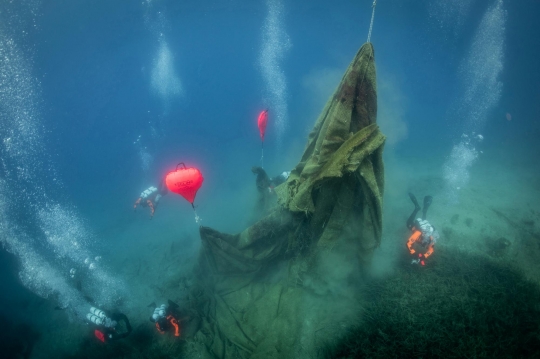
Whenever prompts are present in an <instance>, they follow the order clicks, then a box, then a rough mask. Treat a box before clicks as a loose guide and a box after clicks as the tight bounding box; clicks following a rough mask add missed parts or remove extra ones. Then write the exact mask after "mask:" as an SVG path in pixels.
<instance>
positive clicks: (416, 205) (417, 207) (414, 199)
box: [409, 192, 420, 210]
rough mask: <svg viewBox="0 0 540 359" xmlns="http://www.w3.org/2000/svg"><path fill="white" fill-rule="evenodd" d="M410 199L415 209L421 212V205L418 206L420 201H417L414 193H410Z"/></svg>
mask: <svg viewBox="0 0 540 359" xmlns="http://www.w3.org/2000/svg"><path fill="white" fill-rule="evenodd" d="M409 197H410V198H411V201H412V203H413V204H414V208H415V209H417V210H420V205H419V204H418V201H417V200H416V197H415V196H414V194H412V192H409Z"/></svg>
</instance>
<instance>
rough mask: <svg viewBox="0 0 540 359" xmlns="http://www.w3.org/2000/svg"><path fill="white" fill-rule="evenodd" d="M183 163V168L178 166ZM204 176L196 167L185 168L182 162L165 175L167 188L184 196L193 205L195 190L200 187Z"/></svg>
mask: <svg viewBox="0 0 540 359" xmlns="http://www.w3.org/2000/svg"><path fill="white" fill-rule="evenodd" d="M180 165H183V166H184V167H183V168H180V169H179V168H178V166H180ZM203 181H204V178H203V176H202V174H201V172H200V171H199V170H198V169H196V168H191V167H190V168H187V167H186V165H185V164H184V163H183V162H180V163H179V164H178V165H176V170H175V171H172V172H169V173H168V174H167V177H165V184H166V185H167V188H168V189H169V190H170V191H171V192H174V193H177V194H179V195H180V196H182V197H184V198H185V199H186V200H187V201H188V202H189V203H191V205H192V206H193V201H195V196H196V195H197V191H198V190H199V188H201V186H202V183H203Z"/></svg>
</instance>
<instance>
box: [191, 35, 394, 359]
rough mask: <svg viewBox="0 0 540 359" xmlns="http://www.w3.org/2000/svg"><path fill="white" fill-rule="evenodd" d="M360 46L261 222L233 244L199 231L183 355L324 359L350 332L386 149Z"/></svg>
mask: <svg viewBox="0 0 540 359" xmlns="http://www.w3.org/2000/svg"><path fill="white" fill-rule="evenodd" d="M375 81H376V74H375V63H374V52H373V46H372V45H371V44H370V43H366V44H364V45H363V46H362V47H361V49H360V50H359V51H358V53H357V54H356V56H355V58H354V60H353V61H352V63H351V64H350V65H349V67H348V69H347V71H346V72H345V75H344V77H343V79H342V80H341V83H340V85H339V86H338V88H337V90H336V91H335V93H334V94H333V95H332V97H331V98H330V99H329V101H328V102H327V104H326V106H325V108H324V109H323V111H322V113H321V115H320V116H319V118H318V120H317V122H316V124H315V127H314V129H313V131H312V132H311V134H310V135H309V138H308V142H307V146H306V149H305V151H304V154H303V156H302V158H301V160H300V162H299V163H298V165H297V166H296V167H295V168H294V169H293V170H292V172H291V175H290V177H289V178H288V180H287V182H285V183H283V184H282V185H280V186H278V187H277V188H276V189H275V192H276V194H277V203H276V204H275V206H274V207H273V209H272V210H271V211H270V213H269V214H268V215H266V216H265V217H264V218H262V219H260V220H259V221H258V222H256V223H255V224H254V225H252V226H251V227H249V228H247V229H246V230H244V231H243V232H241V233H239V234H235V235H231V234H224V233H220V232H218V231H216V230H214V229H211V228H208V227H201V228H200V235H201V240H202V244H203V245H202V249H201V253H200V258H199V264H198V268H197V276H196V278H197V279H196V283H195V285H194V286H193V287H192V290H191V293H190V297H189V299H190V303H191V306H192V313H193V315H194V316H195V317H196V319H197V320H196V321H194V322H196V323H197V325H196V326H197V328H196V330H195V334H194V335H193V336H192V337H191V338H189V339H188V343H189V344H190V345H189V347H191V348H192V351H193V353H197V357H202V358H284V357H285V358H292V357H308V356H311V357H317V356H322V355H324V353H325V350H326V349H328V348H329V347H331V345H332V342H333V340H335V339H336V338H337V337H338V336H340V335H342V334H343V333H344V331H345V330H346V329H347V327H348V326H349V325H350V324H352V322H354V321H357V320H358V314H359V312H360V309H361V308H360V305H359V304H358V303H359V300H358V296H357V294H358V293H357V291H356V289H355V288H357V287H358V286H357V285H356V284H358V283H359V282H361V279H362V274H363V273H365V271H366V270H367V268H368V267H369V263H370V259H371V257H372V253H373V251H374V249H375V248H376V247H377V246H378V245H379V243H380V239H381V228H382V195H383V186H384V171H383V161H382V151H383V144H384V141H385V137H384V136H383V134H382V133H381V132H380V130H379V128H378V126H377V125H376V123H375V122H376V113H377V91H376V82H375Z"/></svg>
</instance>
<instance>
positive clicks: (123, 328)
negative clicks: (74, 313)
mask: <svg viewBox="0 0 540 359" xmlns="http://www.w3.org/2000/svg"><path fill="white" fill-rule="evenodd" d="M86 319H87V320H88V321H89V322H90V323H93V324H95V325H96V328H95V330H94V335H95V336H96V338H98V339H99V340H100V341H101V342H103V343H105V342H107V341H109V340H117V339H122V338H125V337H127V336H128V335H129V334H130V333H131V324H130V323H129V320H128V318H127V317H126V315H125V314H123V313H120V312H115V313H112V314H110V315H108V314H107V313H105V312H104V311H102V310H101V309H98V308H95V307H90V313H88V314H86ZM122 322H123V324H121V323H122Z"/></svg>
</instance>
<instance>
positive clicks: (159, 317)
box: [148, 300, 181, 337]
mask: <svg viewBox="0 0 540 359" xmlns="http://www.w3.org/2000/svg"><path fill="white" fill-rule="evenodd" d="M148 307H149V308H152V307H153V308H154V313H152V316H151V317H150V321H151V322H153V323H156V329H157V331H158V332H159V333H160V334H165V332H168V331H171V332H174V336H175V337H179V336H180V332H181V329H180V324H179V322H178V319H176V317H177V316H178V313H177V309H178V304H176V303H174V302H173V301H171V300H169V301H168V304H162V305H160V306H159V307H157V306H156V303H151V304H150V305H149V306H148Z"/></svg>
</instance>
